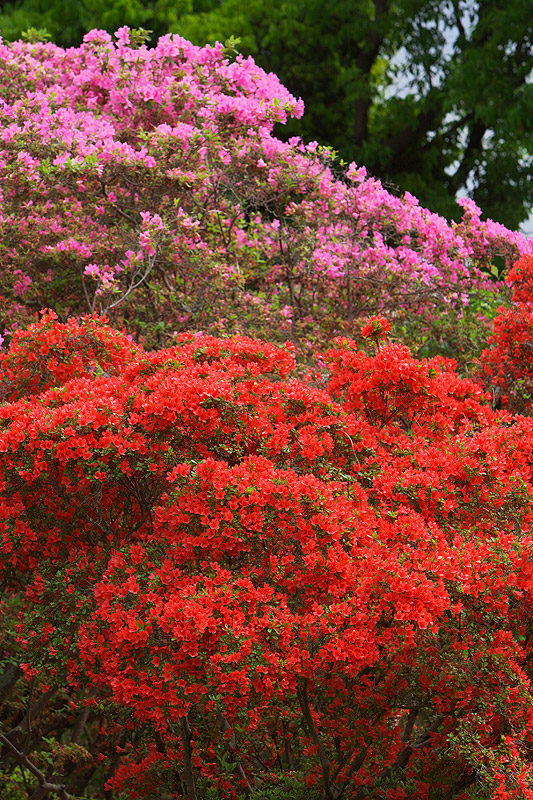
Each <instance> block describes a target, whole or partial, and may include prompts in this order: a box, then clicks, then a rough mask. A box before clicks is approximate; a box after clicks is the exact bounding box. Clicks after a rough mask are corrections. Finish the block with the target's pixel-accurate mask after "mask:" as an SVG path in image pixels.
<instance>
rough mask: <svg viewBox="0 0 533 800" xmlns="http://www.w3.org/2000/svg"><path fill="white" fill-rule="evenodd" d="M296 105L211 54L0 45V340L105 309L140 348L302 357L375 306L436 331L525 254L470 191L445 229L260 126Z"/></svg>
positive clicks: (133, 47)
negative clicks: (185, 337)
mask: <svg viewBox="0 0 533 800" xmlns="http://www.w3.org/2000/svg"><path fill="white" fill-rule="evenodd" d="M302 111H303V104H302V102H301V101H300V100H296V99H295V98H294V97H292V96H291V95H290V94H289V93H288V92H287V90H286V89H285V88H284V87H283V86H282V85H281V84H280V82H279V80H278V79H277V78H276V77H275V76H274V75H267V74H265V73H264V72H263V71H262V70H261V69H259V68H258V67H257V66H256V65H255V64H254V62H253V61H252V60H251V59H242V58H240V57H237V59H236V60H234V61H232V62H231V61H230V60H229V59H228V54H227V53H226V51H225V50H224V48H223V47H222V46H220V45H217V46H215V47H205V48H198V47H194V46H193V45H191V44H190V43H188V42H187V41H185V40H184V39H182V38H180V37H178V36H170V35H169V36H165V37H162V38H161V39H160V40H159V41H158V43H157V45H156V46H155V47H154V48H153V49H147V47H146V46H145V44H143V42H142V36H141V35H140V34H139V32H136V31H129V30H128V29H127V28H122V29H121V30H119V31H118V32H117V34H116V36H115V38H114V39H113V38H112V37H110V36H109V34H107V33H105V32H104V31H92V32H91V33H88V34H87V35H86V36H85V39H84V43H83V44H82V45H81V46H80V47H79V48H71V49H68V50H63V49H62V48H60V47H57V46H55V45H53V44H42V43H37V44H30V43H21V42H16V43H5V44H2V43H1V41H0V259H1V262H2V276H1V278H0V292H1V293H2V296H3V297H2V308H3V311H2V315H3V316H2V319H0V334H2V335H4V336H7V335H9V334H10V333H11V332H12V331H13V330H14V328H15V327H16V325H17V324H20V323H21V322H28V321H31V320H32V315H33V314H34V313H35V311H38V310H39V309H40V308H41V307H43V306H47V307H52V308H54V309H55V310H56V311H57V312H58V313H59V314H60V315H61V317H62V318H63V319H66V317H67V316H68V315H69V314H80V313H88V312H89V313H93V312H95V311H97V312H100V311H106V313H107V314H108V316H109V318H110V319H111V320H112V321H114V322H115V324H118V325H119V326H120V325H122V324H125V325H126V327H127V329H128V330H129V331H131V332H133V333H134V334H135V336H136V337H137V338H140V339H142V341H144V342H145V343H147V344H148V345H149V346H153V345H158V346H163V345H165V344H168V343H170V341H171V337H172V336H173V335H174V332H178V333H179V332H181V331H186V330H200V329H201V330H204V331H207V332H209V333H212V334H224V335H227V334H231V333H241V334H242V333H247V334H250V335H260V336H262V337H263V338H267V339H272V338H276V337H277V340H278V341H279V343H282V342H283V341H284V340H285V339H286V338H290V339H291V340H292V341H293V342H294V343H295V344H296V346H297V347H298V349H299V352H303V353H304V354H307V355H309V353H310V352H312V350H313V349H314V347H315V345H316V344H317V343H318V344H320V343H324V342H328V341H331V340H332V338H334V336H335V335H339V334H343V335H344V334H346V333H349V332H350V330H352V327H353V325H352V323H353V321H354V320H357V319H358V318H360V317H363V316H368V315H370V314H372V313H376V312H386V313H388V314H389V316H390V318H391V319H392V320H393V321H394V322H395V323H396V325H397V327H398V326H401V325H404V326H405V325H408V326H409V327H410V329H412V328H413V326H414V325H415V323H416V321H417V320H420V321H421V325H419V326H418V327H419V329H421V326H422V328H424V327H425V328H427V327H428V326H429V327H431V325H433V326H434V327H435V328H436V327H438V326H441V328H442V329H446V330H451V331H452V333H451V334H450V335H451V337H452V340H453V329H455V328H456V327H457V319H458V318H460V317H461V315H463V314H464V313H467V314H468V303H469V301H470V300H471V299H472V297H473V292H476V291H479V290H480V289H485V290H487V291H488V292H489V295H490V293H491V292H494V291H496V290H497V289H498V286H499V284H494V282H493V280H492V277H491V276H493V275H494V274H498V270H500V271H501V270H502V269H503V268H504V267H505V266H506V265H507V266H510V265H511V263H512V262H513V261H515V260H516V259H517V258H518V257H520V256H521V255H524V254H526V253H529V252H531V245H529V244H528V243H527V242H526V241H525V240H524V238H523V237H522V236H520V235H519V234H517V233H512V232H510V231H508V230H506V229H505V228H504V227H503V226H501V225H498V224H495V223H493V222H490V221H488V222H481V221H480V210H479V209H478V208H477V207H476V206H475V205H474V204H473V202H472V201H470V200H463V201H462V205H463V217H462V220H461V221H460V222H459V223H457V224H455V223H453V224H450V223H448V222H447V221H446V220H444V219H443V218H441V217H439V216H437V215H435V214H432V213H430V212H429V211H427V210H426V209H424V208H421V207H420V206H419V204H418V201H417V200H416V198H414V197H412V196H410V195H408V194H406V195H405V196H402V197H397V196H395V195H394V194H392V193H390V192H389V191H387V190H386V189H385V188H384V187H383V186H382V185H381V184H380V183H379V182H378V181H376V180H374V179H372V178H371V177H369V176H367V175H366V173H365V169H364V168H363V167H361V168H356V167H355V165H351V166H350V167H349V168H348V169H347V170H345V172H344V174H343V175H339V176H337V175H336V173H335V168H334V162H331V154H330V153H328V151H327V150H323V149H320V148H317V146H316V144H315V143H311V144H303V143H302V142H300V141H299V140H294V139H292V140H290V141H289V142H282V141H280V140H279V139H278V138H276V136H275V135H274V133H273V128H274V124H275V123H277V122H283V121H284V120H285V119H286V117H287V115H288V114H290V115H296V116H298V115H300V114H301V113H302ZM489 305H490V304H489ZM483 313H485V312H484V311H483V309H481V311H480V309H479V308H477V306H476V307H475V308H474V310H473V312H472V314H473V319H475V318H476V315H479V314H481V315H483ZM446 321H447V322H446ZM476 324H477V322H476ZM415 327H416V326H415ZM2 332H3V333H2Z"/></svg>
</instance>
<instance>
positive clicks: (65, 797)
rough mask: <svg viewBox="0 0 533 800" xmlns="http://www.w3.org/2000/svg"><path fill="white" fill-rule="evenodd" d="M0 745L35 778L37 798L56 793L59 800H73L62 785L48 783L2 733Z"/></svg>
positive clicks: (38, 770)
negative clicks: (37, 789)
mask: <svg viewBox="0 0 533 800" xmlns="http://www.w3.org/2000/svg"><path fill="white" fill-rule="evenodd" d="M0 744H3V745H4V747H7V749H8V750H9V752H10V753H11V755H12V756H14V757H15V758H16V759H17V761H18V763H19V764H21V765H22V766H24V767H26V769H27V770H28V772H31V774H32V775H34V776H35V777H36V778H37V780H38V781H39V790H40V791H38V792H37V794H38V796H39V797H45V796H46V794H48V792H56V794H58V795H59V797H60V800H74V798H73V797H72V795H70V794H69V793H68V792H67V790H66V788H65V787H64V785H63V784H62V783H52V782H51V781H49V780H48V779H47V777H46V776H45V775H44V773H42V772H41V770H40V769H39V767H36V766H35V764H34V763H33V761H30V759H29V758H28V756H26V755H24V753H22V752H21V751H20V750H19V749H18V747H15V745H14V744H12V743H11V742H10V741H9V739H8V738H7V737H6V736H4V735H3V734H2V733H0ZM43 792H44V794H43ZM34 795H36V792H34V793H33V795H32V797H34ZM34 800H36V798H34Z"/></svg>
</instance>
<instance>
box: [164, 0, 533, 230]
mask: <svg viewBox="0 0 533 800" xmlns="http://www.w3.org/2000/svg"><path fill="white" fill-rule="evenodd" d="M528 5H529V4H527V3H523V2H521V0H511V2H505V3H503V2H501V0H453V1H450V2H442V0H430V2H427V0H398V1H396V2H394V0H373V2H367V0H339V2H336V3H333V4H332V3H326V2H325V0H306V2H302V0H288V2H287V1H286V0H273V1H272V0H268V2H266V1H265V0H251V2H249V3H246V5H245V6H243V4H242V3H240V2H239V0H223V2H219V3H213V4H212V6H213V8H212V9H211V11H209V12H203V13H201V14H193V15H190V14H189V15H186V16H184V17H183V18H182V19H181V20H180V22H179V24H178V26H177V27H176V28H175V29H176V30H179V32H180V33H182V34H183V35H184V36H186V37H187V38H190V39H191V40H192V41H194V42H195V43H197V44H200V43H202V44H203V43H204V42H205V41H214V40H216V39H219V40H224V39H225V38H227V37H228V36H229V35H230V34H233V35H235V36H238V37H240V38H241V45H240V48H241V49H242V50H243V51H244V52H247V53H251V54H253V56H254V58H255V59H256V61H257V62H258V63H259V64H260V65H261V66H262V67H263V68H265V69H267V70H269V71H273V72H275V73H276V74H277V75H278V76H279V77H280V79H281V81H282V82H283V83H284V84H285V85H286V86H287V87H288V88H289V89H290V91H291V92H292V93H293V94H295V95H296V96H298V95H301V96H302V98H303V99H304V101H305V104H306V112H305V115H304V117H303V119H302V120H301V121H296V120H295V121H293V122H291V123H290V125H289V126H288V128H287V134H288V135H289V136H290V135H294V134H299V135H301V136H303V138H304V139H317V140H318V141H319V142H320V143H321V144H326V145H331V146H332V147H334V148H335V149H336V150H337V151H338V152H339V153H340V155H341V156H342V157H343V158H345V159H347V160H352V159H354V160H355V161H357V162H358V163H359V164H364V165H365V166H366V167H367V168H369V169H370V170H371V172H372V173H374V174H375V175H377V176H378V177H380V178H381V179H384V180H386V181H388V182H390V183H392V184H394V185H396V186H398V187H399V188H400V189H401V190H402V191H405V190H408V191H409V192H411V193H413V194H416V196H417V197H419V198H420V201H421V202H422V203H423V204H424V205H427V206H428V207H430V208H431V209H432V210H434V211H438V212H439V213H442V214H444V215H445V216H448V217H453V216H455V215H456V214H457V208H456V206H455V203H454V198H455V196H456V195H457V193H465V192H468V193H469V194H470V196H472V197H473V198H474V199H475V201H476V202H477V203H478V205H480V206H481V207H482V208H483V210H484V211H485V213H486V214H487V216H489V217H491V218H493V219H496V220H498V221H500V222H503V223H504V224H506V225H508V226H510V227H517V226H518V225H519V224H520V222H522V221H523V220H524V219H526V218H527V216H528V212H529V210H530V209H531V205H532V203H533V183H532V177H531V164H532V157H533V144H532V140H531V134H530V131H529V130H528V127H527V125H526V124H525V120H527V119H530V118H531V113H532V106H533V86H532V84H531V82H530V78H531V73H532V70H533V50H532V47H533V26H532V23H531V13H530V11H531V9H530V8H528Z"/></svg>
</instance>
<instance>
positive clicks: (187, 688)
mask: <svg viewBox="0 0 533 800" xmlns="http://www.w3.org/2000/svg"><path fill="white" fill-rule="evenodd" d="M369 324H370V325H371V327H372V329H373V330H374V326H375V325H376V321H375V320H374V321H373V322H372V321H371V322H370V323H369ZM379 325H380V330H384V329H385V327H386V320H384V319H383V320H381V321H379ZM72 343H76V345H75V348H74V349H73V348H72V347H69V346H68V345H69V344H72ZM376 345H377V346H378V347H379V349H377V351H376V352H375V353H374V354H372V353H370V352H363V351H361V350H359V349H358V347H357V345H356V343H355V342H354V341H352V340H350V339H347V338H340V339H338V340H337V341H336V342H335V343H334V345H333V346H332V347H331V348H330V350H329V351H328V352H327V354H326V356H325V358H326V363H327V370H328V372H327V374H326V373H323V374H322V379H320V380H319V378H318V376H317V374H314V375H309V377H308V378H307V379H299V380H297V379H295V378H292V377H291V371H292V369H293V366H294V359H293V354H292V350H293V347H292V345H287V346H286V347H283V348H280V347H276V346H274V345H272V344H267V343H265V342H261V341H259V340H252V339H248V338H246V337H236V338H229V339H217V338H214V337H212V336H207V335H194V334H182V335H181V336H180V337H179V340H178V341H177V343H176V344H175V345H174V346H173V347H171V348H168V349H162V350H160V351H158V352H155V353H149V352H146V351H145V350H143V349H142V348H141V347H140V346H137V345H133V344H132V343H131V342H130V340H129V338H128V337H127V336H126V335H125V334H122V333H118V332H117V331H113V330H112V329H110V328H109V327H108V326H107V325H106V323H105V321H104V320H101V319H98V318H97V317H94V316H93V317H85V318H84V319H81V320H78V321H76V320H73V319H72V320H68V321H67V322H66V323H59V322H58V321H57V320H55V319H54V318H53V315H50V314H47V315H45V316H44V317H43V319H42V321H41V322H39V323H36V324H34V325H32V326H30V327H29V328H28V329H27V330H26V331H25V332H18V333H16V334H15V335H14V337H13V344H12V347H11V350H10V352H9V353H8V354H6V356H4V357H3V358H2V361H1V363H0V370H1V371H0V385H1V386H2V391H3V395H4V397H5V398H6V402H4V404H3V405H2V406H0V452H1V453H2V460H1V462H0V486H1V489H2V494H1V500H0V505H1V515H0V516H1V522H0V553H1V558H0V579H1V581H2V586H3V589H4V594H3V599H2V602H1V605H0V613H1V615H2V628H1V630H2V634H1V636H2V648H3V653H4V655H3V658H2V663H3V665H4V666H3V670H4V674H3V678H2V692H3V693H2V697H1V701H2V703H3V706H2V708H3V712H2V713H3V719H4V727H3V729H2V730H3V731H4V732H3V733H2V738H0V745H1V746H2V747H3V748H4V750H5V752H6V754H7V756H8V761H9V757H11V758H12V761H13V763H16V761H17V758H18V759H19V762H18V763H21V762H20V758H26V759H28V756H27V755H24V752H26V753H29V760H30V763H32V764H33V761H32V760H31V759H32V758H35V757H34V756H32V751H31V742H30V745H27V746H26V747H27V748H28V747H29V748H30V749H26V751H24V747H25V744H24V742H25V741H26V739H25V738H24V737H25V735H26V734H25V731H26V728H25V727H24V725H25V724H29V723H24V720H23V719H22V718H21V717H20V708H21V702H22V701H23V700H24V698H25V697H27V696H28V694H29V695H30V697H31V699H30V703H32V704H33V705H32V708H37V707H38V708H39V709H40V710H39V712H37V711H35V712H34V713H35V716H34V717H33V723H32V724H33V731H34V734H33V736H35V735H36V731H37V730H40V731H41V735H42V736H45V737H46V736H48V738H47V739H45V741H46V742H48V743H51V744H50V751H49V752H48V754H47V760H46V761H43V762H42V766H43V768H44V765H45V764H47V765H48V767H49V766H50V765H53V767H52V768H51V769H53V770H54V774H56V775H60V776H61V785H63V786H64V791H65V792H68V793H69V794H70V795H71V796H79V795H80V794H83V796H86V797H101V796H103V791H104V787H105V789H106V791H108V792H110V793H111V796H119V795H120V796H121V797H125V798H127V797H131V798H150V797H155V796H157V797H168V798H183V797H185V798H188V800H195V798H196V799H197V798H204V797H211V796H213V797H214V796H219V797H224V798H244V797H252V798H253V797H256V798H266V797H268V798H273V797H277V796H278V793H279V796H280V797H294V798H303V797H306V798H316V800H322V798H327V800H332V798H333V799H338V798H341V797H342V798H356V797H360V798H372V799H373V800H374V799H375V800H394V799H395V798H407V797H420V798H422V800H433V799H434V798H437V797H438V798H445V797H450V798H451V797H454V798H460V799H461V800H467V798H471V799H472V800H473V798H479V797H487V798H488V797H491V798H492V797H494V798H497V797H498V798H503V797H513V798H531V797H532V796H533V790H532V789H531V786H532V782H533V761H532V758H531V753H532V747H533V696H532V694H531V689H530V664H531V656H532V649H531V648H532V637H531V608H532V607H533V605H532V604H533V562H532V558H531V552H532V551H531V548H532V547H533V536H532V534H531V524H532V522H533V511H532V509H533V485H532V481H533V467H532V464H533V420H531V419H529V418H525V417H511V416H509V415H508V414H507V412H494V411H492V410H491V408H490V405H489V403H488V396H487V395H485V394H484V393H483V391H482V390H481V389H480V388H479V387H478V386H476V385H475V384H474V383H472V382H471V381H467V380H463V379H460V378H459V377H458V376H457V375H456V373H455V371H454V365H453V363H452V362H450V361H447V360H445V359H443V358H440V357H439V358H434V359H430V360H422V361H419V360H416V359H414V358H413V357H412V356H411V354H410V352H409V350H408V349H407V348H406V347H404V346H400V345H398V344H395V343H394V342H392V343H391V342H381V341H378V342H376ZM370 346H371V345H370ZM31 353H33V354H35V360H33V359H31V358H30V359H29V358H28V355H29V354H31ZM89 362H91V363H92V364H94V365H95V367H94V368H92V367H91V366H90V363H89ZM38 376H40V377H38ZM21 674H22V677H19V676H20V675H21ZM28 713H29V712H28ZM40 715H42V716H40ZM45 731H48V733H47V734H46V733H45ZM87 736H88V737H89V739H87V738H86V737H87ZM50 737H51V738H50ZM89 740H90V742H91V748H90V751H89V750H87V749H86V748H85V747H84V745H83V743H84V742H87V741H89ZM32 741H33V739H32ZM41 752H42V751H41ZM17 754H18V756H17ZM22 763H25V762H22ZM32 775H33V780H34V781H35V785H36V784H39V779H38V776H37V777H36V776H35V773H33V774H32ZM41 775H43V772H42V770H41ZM8 777H9V776H8V773H6V781H7V780H8ZM9 780H11V779H10V778H9ZM6 785H7V784H6ZM9 785H11V783H10V784H9ZM40 785H42V783H41V784H40ZM214 791H216V792H218V793H219V794H218V795H213V794H212V792H214ZM480 793H481V794H480Z"/></svg>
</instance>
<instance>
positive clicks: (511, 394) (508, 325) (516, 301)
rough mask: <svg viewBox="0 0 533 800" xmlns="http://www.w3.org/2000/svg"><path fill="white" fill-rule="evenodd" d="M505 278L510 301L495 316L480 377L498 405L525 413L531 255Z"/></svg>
mask: <svg viewBox="0 0 533 800" xmlns="http://www.w3.org/2000/svg"><path fill="white" fill-rule="evenodd" d="M506 281H507V283H508V284H510V286H511V288H512V296H511V304H510V306H509V307H505V306H502V307H501V308H500V309H499V310H498V311H499V313H498V315H497V316H496V318H495V319H494V328H493V333H492V336H490V337H489V340H488V347H487V348H486V349H485V350H484V351H483V353H482V355H481V376H480V377H481V381H482V382H484V383H485V385H486V386H487V387H488V388H489V389H490V391H491V392H492V394H493V397H494V401H495V402H496V403H497V404H498V405H499V406H501V407H504V408H507V409H509V410H510V411H515V412H518V413H526V414H528V413H530V412H531V408H532V405H533V307H532V303H533V256H530V255H524V256H522V257H521V258H520V259H519V260H518V261H517V262H516V263H515V264H514V265H513V267H512V269H511V270H510V271H509V273H508V275H507V277H506Z"/></svg>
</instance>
